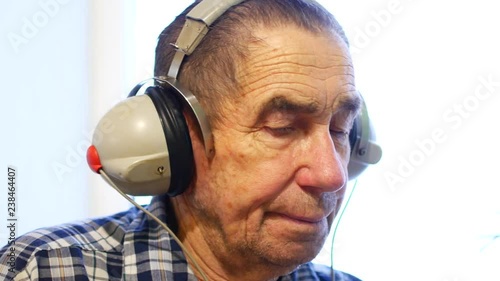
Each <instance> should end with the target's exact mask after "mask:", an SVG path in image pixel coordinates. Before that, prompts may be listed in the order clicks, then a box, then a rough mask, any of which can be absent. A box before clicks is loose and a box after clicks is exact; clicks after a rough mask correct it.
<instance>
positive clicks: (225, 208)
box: [188, 27, 359, 266]
mask: <svg viewBox="0 0 500 281" xmlns="http://www.w3.org/2000/svg"><path fill="white" fill-rule="evenodd" d="M254 34H255V35H256V37H258V38H261V39H262V41H259V42H255V43H251V44H250V47H249V49H250V57H249V58H248V61H247V63H246V64H244V65H241V66H240V69H239V72H238V78H239V82H240V83H241V85H242V86H243V92H242V93H241V94H236V93H235V94H236V95H237V98H235V99H234V100H232V99H231V100H230V102H227V103H226V104H225V105H224V110H223V112H222V113H221V116H222V118H221V121H220V122H219V123H218V126H217V128H214V130H213V134H214V140H215V154H214V156H213V158H212V159H210V161H208V162H206V164H205V165H201V166H203V167H202V169H203V171H197V178H196V185H195V187H194V189H193V190H192V193H191V194H190V195H188V196H189V198H190V199H189V201H190V202H191V205H192V206H193V209H194V212H195V214H196V215H197V217H198V218H200V219H199V220H198V222H197V223H198V224H200V227H201V231H202V233H203V234H204V237H205V240H206V243H208V244H209V245H210V248H211V249H212V250H213V251H214V253H215V255H216V256H218V257H219V258H221V259H223V260H228V259H229V262H234V261H236V260H237V259H238V258H240V257H244V258H245V259H246V261H247V262H252V261H256V262H267V263H270V264H275V265H278V266H296V265H298V264H300V263H303V262H305V261H309V260H311V259H312V258H314V257H315V256H316V254H317V253H318V252H319V250H320V249H321V247H322V245H323V242H324V240H325V238H326V237H327V235H328V232H329V229H330V226H331V223H332V220H333V218H334V216H335V214H336V211H337V210H338V208H339V206H340V203H341V200H342V197H343V195H344V186H345V184H346V181H347V163H348V160H349V153H350V149H349V141H348V135H347V134H348V132H349V129H350V127H351V126H352V122H353V119H354V117H355V113H356V108H357V106H358V105H359V97H358V95H357V93H356V91H355V87H354V73H353V68H352V65H351V61H350V57H349V55H348V52H347V48H346V46H345V44H344V43H343V42H341V41H340V39H338V38H337V37H336V36H334V35H331V34H325V35H322V36H321V35H317V34H312V33H309V32H306V31H303V30H299V29H297V28H294V27H287V28H283V29H279V30H262V29H261V30H257V31H255V33H254ZM200 155H202V156H203V153H200ZM197 165H198V167H197V169H198V170H199V169H200V164H199V163H197Z"/></svg>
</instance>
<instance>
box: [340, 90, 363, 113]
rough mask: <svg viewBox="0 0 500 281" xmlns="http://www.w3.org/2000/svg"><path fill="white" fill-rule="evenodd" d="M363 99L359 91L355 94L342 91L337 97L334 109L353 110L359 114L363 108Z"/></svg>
mask: <svg viewBox="0 0 500 281" xmlns="http://www.w3.org/2000/svg"><path fill="white" fill-rule="evenodd" d="M362 103H363V101H362V100H361V95H360V94H359V93H357V92H355V93H354V94H352V92H351V93H347V92H346V93H342V94H339V95H338V96H337V97H336V98H335V102H334V106H333V108H334V111H335V112H338V111H348V112H349V111H350V112H353V113H354V114H357V113H358V112H359V110H360V109H361V105H362Z"/></svg>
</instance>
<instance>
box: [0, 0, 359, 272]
mask: <svg viewBox="0 0 500 281" xmlns="http://www.w3.org/2000/svg"><path fill="white" fill-rule="evenodd" d="M211 2H214V3H217V1H211ZM220 2H224V1H220ZM226 2H227V1H226ZM237 2H241V1H237ZM196 4H198V2H197V3H194V4H193V5H192V6H191V7H188V8H187V9H186V11H185V12H184V13H182V14H181V15H179V16H178V17H177V18H176V19H175V21H174V22H173V23H172V24H171V25H169V26H168V27H167V28H166V29H165V30H164V31H163V32H162V33H161V35H160V37H159V42H158V46H157V50H156V66H155V76H156V77H158V78H159V79H158V80H157V81H158V84H161V83H162V79H168V78H169V77H170V78H172V76H174V78H176V79H175V81H177V82H179V83H181V84H182V86H183V87H184V88H185V89H188V90H189V91H190V92H192V93H193V94H194V95H195V96H196V98H197V100H198V101H199V103H200V104H201V107H202V108H203V111H204V113H205V114H206V118H207V122H208V124H209V125H210V138H211V139H212V143H211V144H210V147H207V146H208V143H209V142H208V141H207V139H206V138H207V136H206V135H204V134H205V133H206V132H204V131H203V128H201V129H200V124H199V120H198V117H197V116H196V112H193V111H192V110H191V109H190V108H189V106H185V105H184V106H182V110H181V115H182V116H184V117H185V123H186V126H187V135H188V136H187V138H186V139H187V140H188V141H189V145H190V146H189V150H190V152H191V153H192V159H193V161H192V162H190V163H191V165H192V169H193V173H192V174H189V173H188V176H184V177H183V178H184V180H186V178H187V182H188V184H187V186H186V188H185V190H182V191H181V192H177V193H179V194H175V195H176V196H168V195H165V194H163V195H158V196H156V197H154V199H153V200H152V202H151V204H150V205H149V206H148V209H149V211H151V213H152V214H153V215H155V216H156V217H158V218H159V219H160V220H161V221H163V222H165V223H166V224H167V225H168V226H169V227H170V228H171V229H173V232H175V234H176V235H177V236H178V237H179V239H180V242H182V243H181V244H182V245H183V248H180V244H179V243H177V242H176V241H175V240H174V239H173V237H172V235H171V234H169V233H167V232H166V231H165V229H163V228H162V227H160V226H159V225H158V223H156V222H155V221H153V220H152V219H151V218H149V217H148V216H147V215H146V214H145V213H144V212H143V211H141V210H139V209H137V208H132V209H131V210H129V211H126V212H123V213H120V214H117V215H114V216H110V217H106V218H101V219H96V220H90V221H87V222H82V223H78V224H70V225H63V226H59V227H54V228H47V229H41V230H37V231H34V232H32V233H29V234H27V235H25V236H23V237H21V238H19V239H18V240H17V241H16V242H15V244H13V245H10V246H11V247H15V249H16V250H15V252H14V253H15V256H16V258H15V266H14V267H6V266H5V265H6V264H7V261H9V253H10V251H9V246H7V247H5V248H4V249H2V251H1V252H0V253H1V254H2V257H1V265H0V266H1V268H2V269H1V271H0V276H1V277H4V278H7V279H11V278H14V279H15V280H199V279H206V280H330V278H331V276H330V271H328V270H326V271H325V270H324V268H321V267H318V266H315V265H313V264H311V263H310V260H312V259H313V258H314V257H315V256H316V255H317V254H318V252H319V251H320V249H321V247H322V246H323V243H324V241H325V239H326V237H327V235H328V233H329V230H330V228H331V225H332V221H333V219H334V217H335V215H336V214H337V212H338V210H339V207H340V205H341V202H342V198H343V195H344V190H345V188H344V187H345V185H346V182H347V180H348V174H347V165H348V162H349V155H350V140H349V131H350V129H351V127H352V125H353V122H354V119H355V117H356V116H357V114H358V111H359V108H360V106H361V98H360V97H359V95H358V94H357V92H356V89H355V86H354V71H353V66H352V62H351V59H350V55H349V50H348V44H347V40H346V38H345V35H344V33H343V31H342V29H341V27H340V26H339V24H338V23H337V22H336V20H335V19H334V17H333V16H332V15H331V14H330V13H328V12H327V11H326V10H325V9H324V8H323V7H321V6H320V5H319V4H317V3H316V2H314V1H310V0H248V1H242V2H241V3H233V4H234V6H232V4H231V5H229V6H232V7H228V10H227V11H223V12H221V15H220V17H217V18H216V19H215V20H214V22H213V23H212V24H211V26H210V29H209V31H208V33H207V34H206V36H205V37H204V38H203V39H202V40H200V42H199V45H198V46H196V50H194V51H192V53H188V54H182V55H181V56H180V59H179V57H177V58H174V57H175V56H177V55H178V53H179V51H181V52H185V50H180V48H181V47H180V46H177V45H176V44H174V43H175V42H176V41H177V39H178V37H179V34H180V33H181V29H182V28H183V26H184V24H185V21H186V15H187V13H188V12H190V11H191V10H192V9H193V7H194V6H195V5H196ZM221 5H222V4H221ZM184 55H185V56H184ZM176 60H177V62H176ZM172 61H174V62H172ZM175 64H176V65H177V66H174V67H172V65H175ZM160 78H161V79H160ZM160 86H161V85H160ZM160 95H161V94H160ZM155 105H157V104H155ZM170 149H171V145H170V144H169V150H170ZM172 153H174V151H172V152H171V154H172ZM101 154H102V153H101ZM188 158H189V157H188ZM103 165H104V164H103ZM171 166H172V168H175V167H174V166H175V165H174V164H172V165H171ZM99 169H101V167H99V168H97V170H99ZM102 169H103V170H106V168H105V167H103V168H102ZM161 172H163V166H162V170H161ZM174 176H175V175H174V174H173V175H172V179H173V177H174ZM175 185H176V183H175V182H171V187H170V188H177V187H176V186H175ZM187 253H190V256H191V258H189V257H188V258H186V254H187ZM334 278H335V279H336V280H337V281H340V280H358V279H357V278H355V277H352V276H350V275H348V274H345V273H341V272H337V271H335V277H334Z"/></svg>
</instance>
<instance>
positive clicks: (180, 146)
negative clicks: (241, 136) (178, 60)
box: [145, 86, 194, 196]
mask: <svg viewBox="0 0 500 281" xmlns="http://www.w3.org/2000/svg"><path fill="white" fill-rule="evenodd" d="M145 94H146V95H148V96H149V97H150V98H151V100H152V101H153V104H154V106H155V107H156V110H157V111H158V115H159V117H160V120H161V123H162V126H163V132H164V133H165V140H166V142H167V147H168V154H169V157H170V159H169V161H170V171H171V179H170V187H169V188H168V192H167V194H168V195H169V196H175V195H179V194H181V193H182V192H184V191H185V190H186V189H187V187H188V185H189V183H190V182H191V179H192V178H193V173H194V160H193V148H192V146H191V138H190V137H189V131H188V127H187V124H186V119H185V118H184V115H183V114H182V104H181V103H180V101H179V99H178V97H179V95H180V94H179V93H178V92H177V90H175V89H174V88H172V87H162V86H152V87H149V88H147V89H146V91H145Z"/></svg>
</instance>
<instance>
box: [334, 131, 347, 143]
mask: <svg viewBox="0 0 500 281" xmlns="http://www.w3.org/2000/svg"><path fill="white" fill-rule="evenodd" d="M330 134H331V135H332V137H333V138H334V140H337V141H345V140H347V139H348V137H349V132H348V131H343V130H330Z"/></svg>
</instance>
